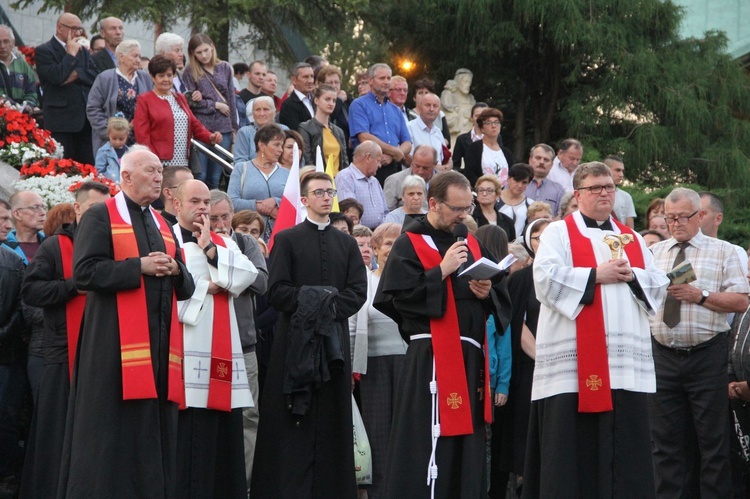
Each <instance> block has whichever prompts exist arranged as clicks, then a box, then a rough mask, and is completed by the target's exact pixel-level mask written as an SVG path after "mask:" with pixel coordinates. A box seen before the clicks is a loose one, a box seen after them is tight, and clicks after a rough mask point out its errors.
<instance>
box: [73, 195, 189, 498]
mask: <svg viewBox="0 0 750 499" xmlns="http://www.w3.org/2000/svg"><path fill="white" fill-rule="evenodd" d="M125 200H126V203H127V209H128V212H129V214H130V217H131V220H132V224H133V230H134V232H135V237H136V240H137V243H138V253H139V254H140V255H141V256H142V257H143V256H148V254H149V253H151V252H152V251H162V252H164V251H165V247H164V240H163V239H162V236H161V234H160V233H159V230H158V228H157V227H156V225H155V223H154V219H153V218H152V216H151V214H150V213H149V211H148V210H146V211H142V210H141V207H140V206H138V205H137V204H136V203H135V202H133V201H131V200H130V199H128V198H127V196H126V197H125ZM77 232H78V238H77V239H76V243H75V248H74V251H73V262H74V267H73V280H74V282H75V285H76V287H77V288H78V289H81V290H85V291H86V292H87V294H86V309H85V312H84V320H83V324H82V326H81V335H80V337H79V340H78V352H77V356H76V367H75V371H74V374H73V380H72V382H71V387H70V390H71V394H70V404H69V406H68V419H67V422H66V431H65V443H64V446H63V460H62V465H61V470H60V488H59V490H58V496H59V497H66V498H76V497H112V498H113V497H118V498H119V497H122V498H133V497H149V498H168V497H175V490H176V489H175V485H176V483H175V482H176V477H177V404H175V403H173V402H170V401H168V400H167V371H168V361H169V328H170V323H171V317H172V300H173V298H174V294H175V291H176V292H177V298H176V299H178V300H186V299H188V298H189V297H190V296H192V294H193V291H194V290H195V285H194V283H193V278H192V277H191V276H190V274H189V273H188V271H187V269H186V268H185V265H184V264H183V263H182V256H181V252H180V249H179V246H178V247H177V254H176V260H177V263H178V265H179V266H180V273H179V275H177V276H172V277H156V276H149V275H144V276H143V280H144V286H145V291H146V300H147V311H148V329H149V339H150V344H151V362H152V364H153V368H154V380H155V382H156V383H155V384H156V391H157V394H158V398H155V399H143V400H123V398H122V396H123V394H122V363H121V356H120V333H119V325H118V313H117V293H118V292H119V291H124V290H130V289H136V288H138V287H139V286H140V285H141V262H140V259H139V258H129V259H127V260H124V261H115V260H114V249H113V246H112V228H111V224H110V218H109V213H108V211H107V206H106V204H105V203H100V204H95V205H94V206H92V207H91V208H89V209H88V211H86V213H85V214H84V215H83V217H82V218H81V223H80V226H79V227H78V231H77Z"/></svg>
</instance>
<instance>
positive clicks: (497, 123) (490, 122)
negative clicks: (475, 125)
mask: <svg viewBox="0 0 750 499" xmlns="http://www.w3.org/2000/svg"><path fill="white" fill-rule="evenodd" d="M484 124H485V125H487V126H500V125H501V123H500V122H499V121H497V120H492V121H485V122H484Z"/></svg>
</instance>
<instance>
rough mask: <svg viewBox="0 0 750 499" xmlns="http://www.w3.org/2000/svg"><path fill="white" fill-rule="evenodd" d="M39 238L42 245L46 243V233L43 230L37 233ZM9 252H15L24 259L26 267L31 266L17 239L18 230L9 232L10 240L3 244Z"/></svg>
mask: <svg viewBox="0 0 750 499" xmlns="http://www.w3.org/2000/svg"><path fill="white" fill-rule="evenodd" d="M37 236H38V237H39V242H40V243H41V242H42V241H44V238H45V236H44V232H42V231H41V230H40V231H39V232H38V233H37ZM2 245H3V246H5V247H6V248H8V249H9V250H11V251H13V252H15V253H16V254H17V255H18V256H20V257H21V258H23V263H24V265H28V264H29V259H28V258H26V255H25V254H24V253H23V250H22V249H21V244H20V243H19V242H18V239H16V229H13V230H12V231H10V232H8V238H7V239H6V240H5V242H4V243H3V244H2Z"/></svg>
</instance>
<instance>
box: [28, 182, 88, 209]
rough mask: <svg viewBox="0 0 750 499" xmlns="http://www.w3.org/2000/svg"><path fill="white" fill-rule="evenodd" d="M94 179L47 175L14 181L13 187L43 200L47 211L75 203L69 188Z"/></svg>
mask: <svg viewBox="0 0 750 499" xmlns="http://www.w3.org/2000/svg"><path fill="white" fill-rule="evenodd" d="M93 179H94V177H93V176H91V175H89V176H88V177H85V178H84V177H82V176H80V175H73V176H71V177H68V175H67V174H65V173H61V174H60V175H47V176H45V177H29V178H25V179H21V180H18V181H16V183H15V184H13V185H14V187H15V188H16V189H18V190H19V191H34V192H36V193H37V194H39V195H40V196H42V199H43V200H44V202H45V204H46V205H47V209H50V208H52V207H53V206H55V205H57V204H60V203H72V202H74V201H75V197H74V196H73V193H72V192H70V186H71V185H73V184H75V183H76V182H80V181H82V180H83V181H85V180H93Z"/></svg>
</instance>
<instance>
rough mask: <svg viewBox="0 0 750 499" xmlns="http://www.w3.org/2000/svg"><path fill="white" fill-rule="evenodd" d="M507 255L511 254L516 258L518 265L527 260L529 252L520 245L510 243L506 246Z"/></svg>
mask: <svg viewBox="0 0 750 499" xmlns="http://www.w3.org/2000/svg"><path fill="white" fill-rule="evenodd" d="M508 253H512V254H513V256H515V257H516V258H518V261H519V262H520V263H526V261H527V260H528V259H529V252H528V251H526V248H524V247H523V244H521V243H510V244H509V245H508Z"/></svg>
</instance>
